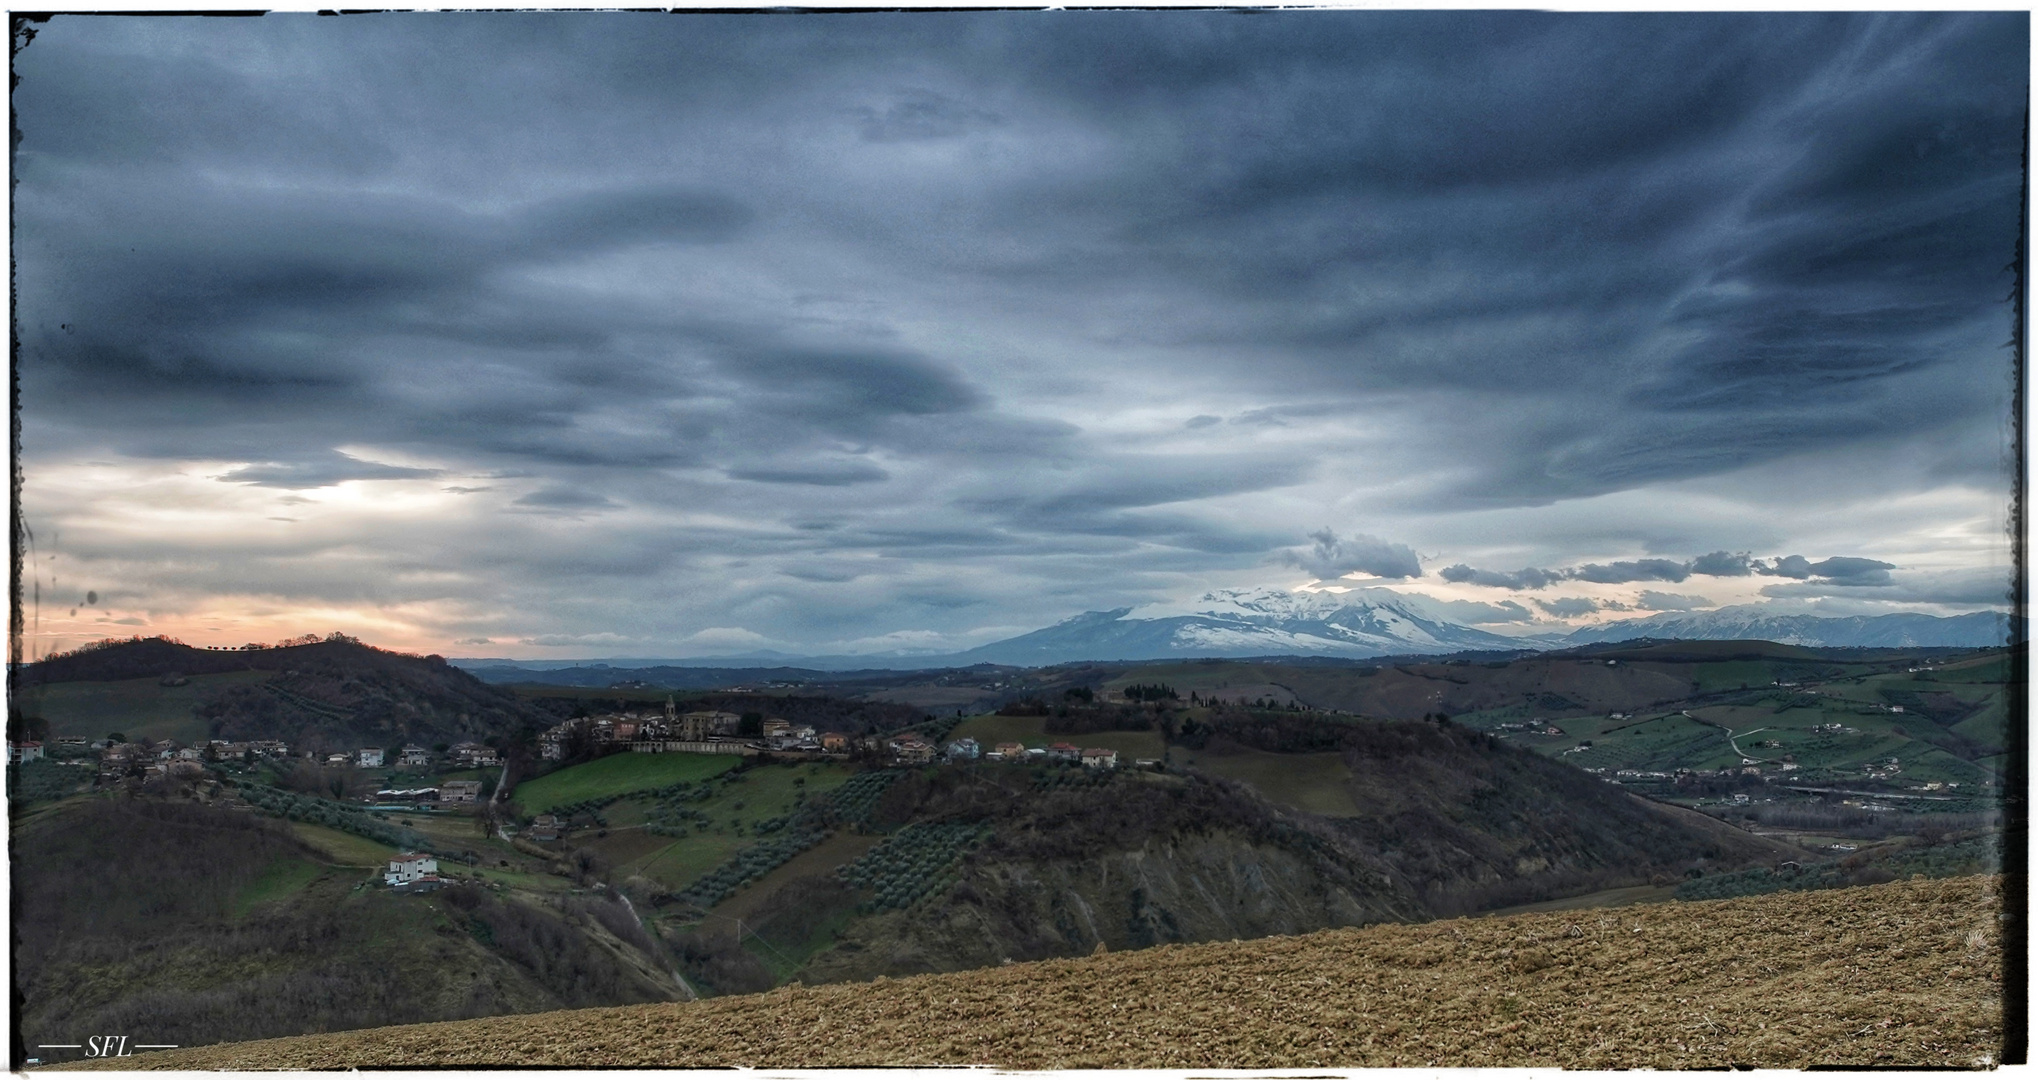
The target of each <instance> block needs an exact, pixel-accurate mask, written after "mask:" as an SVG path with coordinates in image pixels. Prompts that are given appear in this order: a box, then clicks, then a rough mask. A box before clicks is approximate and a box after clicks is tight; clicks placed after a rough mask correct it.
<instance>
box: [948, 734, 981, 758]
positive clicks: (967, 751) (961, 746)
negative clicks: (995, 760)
mask: <svg viewBox="0 0 2038 1080" xmlns="http://www.w3.org/2000/svg"><path fill="white" fill-rule="evenodd" d="M982 752H983V750H982V748H981V747H979V746H978V745H977V741H976V740H975V739H971V738H967V737H965V738H961V739H957V740H955V741H954V742H952V743H949V744H948V760H950V761H975V760H976V759H977V756H978V755H979V754H981V753H982Z"/></svg>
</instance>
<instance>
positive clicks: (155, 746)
mask: <svg viewBox="0 0 2038 1080" xmlns="http://www.w3.org/2000/svg"><path fill="white" fill-rule="evenodd" d="M59 741H60V742H64V743H67V744H76V745H81V746H89V748H90V749H94V750H97V751H99V775H100V777H101V778H102V779H109V780H110V779H118V778H119V777H122V776H125V775H127V773H128V772H129V771H130V770H131V769H132V768H133V767H134V766H135V765H137V764H139V765H141V766H142V771H143V774H144V775H146V776H160V775H171V776H183V775H196V774H198V773H202V772H204V771H205V766H206V764H207V763H210V762H219V761H248V760H250V759H252V758H258V757H259V758H286V757H289V756H290V746H289V744H287V743H284V742H282V741H280V740H277V739H258V740H254V741H251V742H232V741H229V740H227V739H213V740H211V741H210V742H207V743H206V744H205V745H203V746H186V745H184V744H183V743H180V742H178V741H176V740H175V739H162V740H160V741H157V742H108V741H106V740H104V739H101V740H99V741H97V742H93V743H89V744H88V743H86V742H85V740H84V738H83V737H82V736H65V737H63V738H62V739H60V740H59Z"/></svg>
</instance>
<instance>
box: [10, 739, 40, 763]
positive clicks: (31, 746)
mask: <svg viewBox="0 0 2038 1080" xmlns="http://www.w3.org/2000/svg"><path fill="white" fill-rule="evenodd" d="M41 759H42V744H41V743H39V742H11V743H8V744H7V761H8V763H9V764H11V765H19V764H21V763H22V762H24V761H40V760H41Z"/></svg>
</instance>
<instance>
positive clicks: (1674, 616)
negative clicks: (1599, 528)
mask: <svg viewBox="0 0 2038 1080" xmlns="http://www.w3.org/2000/svg"><path fill="white" fill-rule="evenodd" d="M1641 637H1648V638H1669V639H1682V640H1700V641H1774V642H1777V643H1779V644H1783V645H1806V646H1811V647H1815V648H1828V649H1850V648H1851V649H1901V648H1981V647H1984V646H1989V645H2003V644H2006V643H2008V641H2009V638H2010V616H2009V615H2007V614H2005V613H2003V612H2000V611H1977V612H1974V613H1972V614H1969V615H1955V616H1952V617H1951V618H1941V617H1939V616H1936V615H1920V614H1917V613H1915V612H1902V613H1898V614H1894V615H1853V616H1848V617H1844V618H1829V617H1825V616H1819V615H1778V614H1776V613H1774V612H1772V611H1770V610H1769V609H1767V608H1766V607H1764V606H1763V605H1761V604H1740V605H1736V606H1734V607H1723V608H1719V609H1718V610H1715V611H1701V612H1689V611H1671V612H1664V613H1663V614H1661V615H1651V616H1649V617H1648V618H1646V619H1623V620H1621V621H1619V622H1610V623H1603V624H1601V625H1599V626H1589V627H1586V628H1585V629H1583V630H1579V631H1577V632H1575V633H1572V634H1570V635H1568V636H1566V637H1565V638H1564V642H1565V643H1566V644H1569V645H1582V644H1586V643H1589V642H1595V641H1628V640H1631V639H1633V638H1641Z"/></svg>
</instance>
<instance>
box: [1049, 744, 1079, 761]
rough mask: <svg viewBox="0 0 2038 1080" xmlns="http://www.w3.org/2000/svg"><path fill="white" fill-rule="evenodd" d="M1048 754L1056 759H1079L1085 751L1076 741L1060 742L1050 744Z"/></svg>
mask: <svg viewBox="0 0 2038 1080" xmlns="http://www.w3.org/2000/svg"><path fill="white" fill-rule="evenodd" d="M1047 756H1048V757H1049V758H1051V759H1052V760H1055V761H1077V760H1080V759H1081V758H1082V756H1083V752H1082V751H1081V750H1079V749H1077V748H1076V745H1075V744H1074V743H1065V742H1058V743H1053V744H1051V745H1049V746H1048V748H1047Z"/></svg>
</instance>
